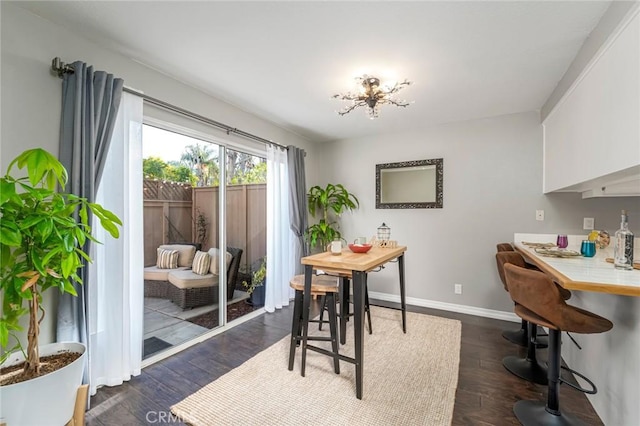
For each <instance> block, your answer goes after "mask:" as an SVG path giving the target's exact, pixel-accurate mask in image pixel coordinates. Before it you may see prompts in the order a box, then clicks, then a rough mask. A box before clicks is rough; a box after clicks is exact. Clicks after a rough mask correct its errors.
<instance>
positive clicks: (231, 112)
mask: <svg viewBox="0 0 640 426" xmlns="http://www.w3.org/2000/svg"><path fill="white" fill-rule="evenodd" d="M0 7H1V20H2V21H1V22H2V25H1V39H2V40H1V43H2V57H1V80H2V82H1V93H2V100H1V102H2V103H1V112H2V115H1V117H0V119H1V128H2V129H1V132H0V134H1V150H0V165H1V166H2V171H3V173H4V170H6V167H7V165H8V164H9V162H10V161H11V160H12V159H13V158H15V156H17V155H18V154H19V153H21V152H22V151H23V150H25V149H29V148H35V147H41V148H45V149H47V150H49V151H51V152H53V153H57V152H58V135H59V121H60V109H61V106H60V105H61V87H62V81H61V80H60V79H59V78H58V77H57V76H54V75H51V74H50V72H49V68H50V64H51V60H52V59H53V58H54V57H56V56H59V57H60V58H61V59H62V60H63V61H65V62H68V63H70V62H73V61H76V60H82V61H85V62H87V63H89V64H93V65H94V66H95V68H96V69H99V70H106V71H108V72H111V73H113V74H115V75H116V76H118V77H121V78H123V79H124V80H125V85H127V86H129V87H133V88H135V89H138V90H142V91H144V92H145V93H146V94H148V95H150V96H153V97H155V98H158V99H161V100H164V101H166V102H169V103H172V104H174V105H177V106H180V107H182V108H185V109H187V110H190V111H193V112H196V113H198V114H200V115H203V116H206V117H210V118H212V119H214V120H216V121H220V122H223V123H225V124H228V125H230V126H233V127H237V128H239V129H242V130H244V131H247V132H249V133H253V134H255V135H258V136H261V137H263V138H266V139H270V140H273V141H275V142H277V143H279V144H281V145H289V144H293V145H296V146H298V147H300V148H303V149H305V150H306V151H307V158H306V159H307V180H308V181H309V182H310V183H312V182H314V181H315V180H317V168H316V167H315V164H316V162H315V161H314V156H315V152H316V148H315V147H314V146H313V144H312V143H310V142H308V141H306V140H305V139H303V138H302V137H299V136H297V135H295V134H292V133H290V132H287V131H285V130H284V129H282V128H279V127H277V126H275V125H273V124H271V123H270V122H267V121H265V120H262V119H260V118H257V117H255V116H253V115H250V114H248V113H246V112H244V111H242V110H240V109H238V108H236V107H233V106H231V105H229V104H226V103H224V102H222V101H219V100H217V99H215V98H213V97H211V96H208V95H206V94H204V93H202V92H200V91H198V90H196V89H194V88H191V87H189V86H186V85H184V84H182V83H180V82H178V81H176V80H174V79H171V78H169V77H167V76H165V75H163V74H160V73H158V72H156V71H153V70H151V69H149V68H147V67H145V66H142V65H140V64H139V63H137V62H135V61H133V60H131V59H129V58H126V57H124V56H121V55H118V54H115V53H113V52H111V51H109V50H106V49H104V48H101V47H99V46H97V45H95V44H94V43H92V42H90V41H88V40H85V39H82V38H79V37H77V36H75V35H74V34H73V33H72V32H71V31H69V30H67V29H65V28H62V27H60V26H58V25H55V24H52V23H50V22H48V21H46V20H43V19H41V18H39V17H37V16H35V15H32V14H30V13H29V12H26V11H24V10H23V9H20V8H18V7H16V6H15V5H12V4H10V3H7V2H1V6H0ZM71 30H72V29H71ZM221 66H223V64H221ZM214 132H216V131H213V130H212V133H214ZM217 134H218V135H220V137H222V138H224V139H232V140H235V141H243V140H242V139H240V138H236V139H234V138H233V137H228V136H227V135H226V134H224V133H221V132H218V133H217ZM243 143H248V142H246V141H243ZM47 296H48V297H47V300H46V303H45V307H46V309H47V312H48V316H47V318H46V320H45V323H44V324H43V329H42V342H43V343H48V342H51V341H54V339H55V335H54V327H55V324H54V321H53V320H54V317H55V314H53V312H54V309H53V308H52V307H53V306H55V297H53V296H54V295H53V292H52V293H51V294H49V295H47Z"/></svg>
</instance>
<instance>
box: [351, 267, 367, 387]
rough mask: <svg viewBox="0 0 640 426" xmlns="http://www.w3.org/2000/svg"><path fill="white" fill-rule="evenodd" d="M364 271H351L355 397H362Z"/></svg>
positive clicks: (365, 275)
mask: <svg viewBox="0 0 640 426" xmlns="http://www.w3.org/2000/svg"><path fill="white" fill-rule="evenodd" d="M366 278H367V274H366V272H362V271H353V275H352V279H353V329H354V336H355V362H356V398H358V399H362V371H363V369H362V364H363V361H364V345H363V343H364V286H365V282H366V281H365V280H366Z"/></svg>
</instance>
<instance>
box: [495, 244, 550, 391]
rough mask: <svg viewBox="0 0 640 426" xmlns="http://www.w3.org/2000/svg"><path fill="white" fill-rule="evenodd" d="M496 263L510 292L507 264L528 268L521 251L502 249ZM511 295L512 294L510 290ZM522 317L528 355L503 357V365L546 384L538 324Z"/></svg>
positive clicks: (501, 277) (510, 370) (541, 383)
mask: <svg viewBox="0 0 640 426" xmlns="http://www.w3.org/2000/svg"><path fill="white" fill-rule="evenodd" d="M496 263H497V266H498V273H499V274H500V279H501V280H502V283H503V284H504V288H505V290H506V291H507V292H509V287H508V286H507V279H506V277H505V272H504V268H505V266H506V265H507V264H512V265H517V266H518V267H520V268H526V264H525V261H524V258H523V257H522V255H521V254H520V253H518V252H515V251H501V252H498V253H496ZM534 290H535V289H534ZM509 295H511V293H510V292H509ZM511 299H512V300H513V302H514V303H515V307H516V308H517V307H518V302H516V300H515V299H513V296H512V297H511ZM516 314H517V312H516ZM520 318H522V323H523V324H524V325H526V330H527V333H526V335H525V336H526V338H527V356H526V357H525V358H519V357H517V356H507V357H505V358H503V359H502V365H504V368H506V369H507V370H508V371H509V372H510V373H512V374H514V375H516V376H518V377H520V378H521V379H525V380H528V381H530V382H534V383H537V384H539V385H546V384H547V369H546V368H545V367H543V366H542V365H541V364H540V363H539V362H538V358H537V356H536V340H537V335H538V326H537V325H536V324H532V323H531V322H529V321H527V319H526V318H523V317H520Z"/></svg>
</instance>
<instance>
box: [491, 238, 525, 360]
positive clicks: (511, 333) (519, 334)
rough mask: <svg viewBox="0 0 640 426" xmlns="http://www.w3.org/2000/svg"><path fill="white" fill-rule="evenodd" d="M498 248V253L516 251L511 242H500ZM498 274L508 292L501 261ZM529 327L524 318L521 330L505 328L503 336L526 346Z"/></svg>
mask: <svg viewBox="0 0 640 426" xmlns="http://www.w3.org/2000/svg"><path fill="white" fill-rule="evenodd" d="M496 250H497V252H498V253H501V252H515V250H514V248H513V246H512V245H511V243H498V244H496ZM498 275H500V281H502V286H503V287H504V291H506V292H507V293H508V292H509V289H508V288H507V283H506V281H505V279H504V272H503V270H502V266H501V265H500V263H499V262H498ZM527 327H528V326H527V322H526V321H525V320H522V321H521V322H520V329H519V330H504V331H503V332H502V337H504V338H505V339H507V340H508V341H510V342H511V343H515V344H516V345H518V346H523V347H525V348H526V347H527V344H528V342H529V338H528V334H527V333H528V331H527Z"/></svg>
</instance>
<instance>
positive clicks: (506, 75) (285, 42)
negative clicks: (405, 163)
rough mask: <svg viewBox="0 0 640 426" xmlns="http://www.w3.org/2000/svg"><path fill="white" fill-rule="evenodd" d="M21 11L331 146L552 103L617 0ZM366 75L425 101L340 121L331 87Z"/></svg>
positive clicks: (121, 5)
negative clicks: (405, 82) (398, 82)
mask: <svg viewBox="0 0 640 426" xmlns="http://www.w3.org/2000/svg"><path fill="white" fill-rule="evenodd" d="M20 6H21V7H23V8H26V9H28V10H31V11H33V12H34V13H36V14H38V15H40V16H42V17H44V18H46V19H48V20H51V21H53V22H56V23H59V24H61V25H63V26H65V27H67V28H68V29H69V30H71V31H74V32H77V33H79V34H81V35H82V36H83V37H86V38H89V39H91V40H93V41H95V42H96V43H98V44H100V45H103V46H106V47H108V48H110V49H113V50H116V51H119V52H121V53H123V54H124V55H126V56H128V57H131V58H134V59H135V60H136V61H138V62H141V63H144V64H147V65H149V66H150V67H152V68H154V69H157V70H160V71H162V72H164V73H166V74H168V75H170V76H173V77H175V78H177V79H179V80H181V81H183V82H186V83H188V84H190V85H192V86H195V87H197V88H199V89H201V90H202V91H204V92H207V93H209V94H211V95H214V96H216V97H218V98H220V99H223V100H225V101H227V102H229V103H231V104H234V105H236V106H238V107H240V108H242V109H243V110H246V111H249V112H251V113H254V114H256V115H259V116H261V117H264V118H266V119H268V120H270V121H272V122H274V123H276V124H278V125H280V126H282V127H285V128H287V129H290V130H292V131H294V132H296V133H298V134H300V135H303V136H305V137H307V138H309V139H310V140H313V141H326V140H334V139H342V138H353V137H365V136H368V135H372V134H376V133H387V132H397V131H401V130H411V129H419V128H420V127H423V126H428V125H433V124H438V123H447V122H453V121H462V120H469V119H476V118H483V117H489V116H495V115H501V114H508V113H516V112H523V111H532V110H538V109H540V107H541V106H542V105H543V104H544V102H545V101H546V100H547V98H548V97H549V95H550V94H551V92H552V91H553V89H554V88H555V86H556V84H557V83H558V81H559V80H560V78H561V77H562V75H563V74H564V72H565V71H566V69H567V67H568V66H569V64H570V63H571V61H572V60H573V58H574V57H575V55H576V53H577V52H578V50H579V48H580V47H581V46H582V44H583V42H584V40H585V39H586V37H587V36H588V35H589V33H590V32H591V31H592V29H593V28H594V27H595V25H596V24H597V22H598V21H599V19H600V18H601V17H602V15H603V13H604V12H605V11H606V9H607V7H608V6H609V1H566V2H565V1H509V2H506V1H500V2H487V1H468V2H458V1H424V2H415V1H414V2H399V1H384V2H363V1H355V2H337V1H322V2H303V1H288V2H272V1H259V2H243V1H236V2H211V1H209V2H185V1H173V2H148V1H147V2H142V1H141V2H115V1H114V2H110V1H104V2H93V1H85V2H59V1H56V2H21V3H20ZM62 59H63V60H66V61H71V60H75V59H77V58H62ZM80 59H81V58H80ZM364 73H369V74H373V75H377V76H380V77H381V78H382V79H383V80H384V78H396V79H403V78H408V79H409V80H412V81H413V82H414V83H415V84H414V85H412V86H410V87H408V88H406V89H404V90H403V91H402V92H401V94H400V97H401V98H404V99H407V100H412V101H415V103H414V104H412V105H410V106H409V107H407V108H404V109H401V108H396V107H393V106H385V107H383V108H382V110H381V114H380V118H379V119H377V120H369V119H368V118H367V117H366V115H365V112H364V111H362V110H355V111H353V112H351V113H350V114H348V115H346V116H344V117H340V116H338V115H337V114H336V111H337V110H339V109H341V108H342V107H343V102H341V101H338V100H335V99H332V98H331V95H333V94H335V93H337V92H346V91H348V90H352V89H354V88H355V86H354V83H353V77H355V76H358V75H362V74H364ZM150 95H151V96H153V94H151V93H150ZM211 118H213V119H215V118H216V117H211Z"/></svg>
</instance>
